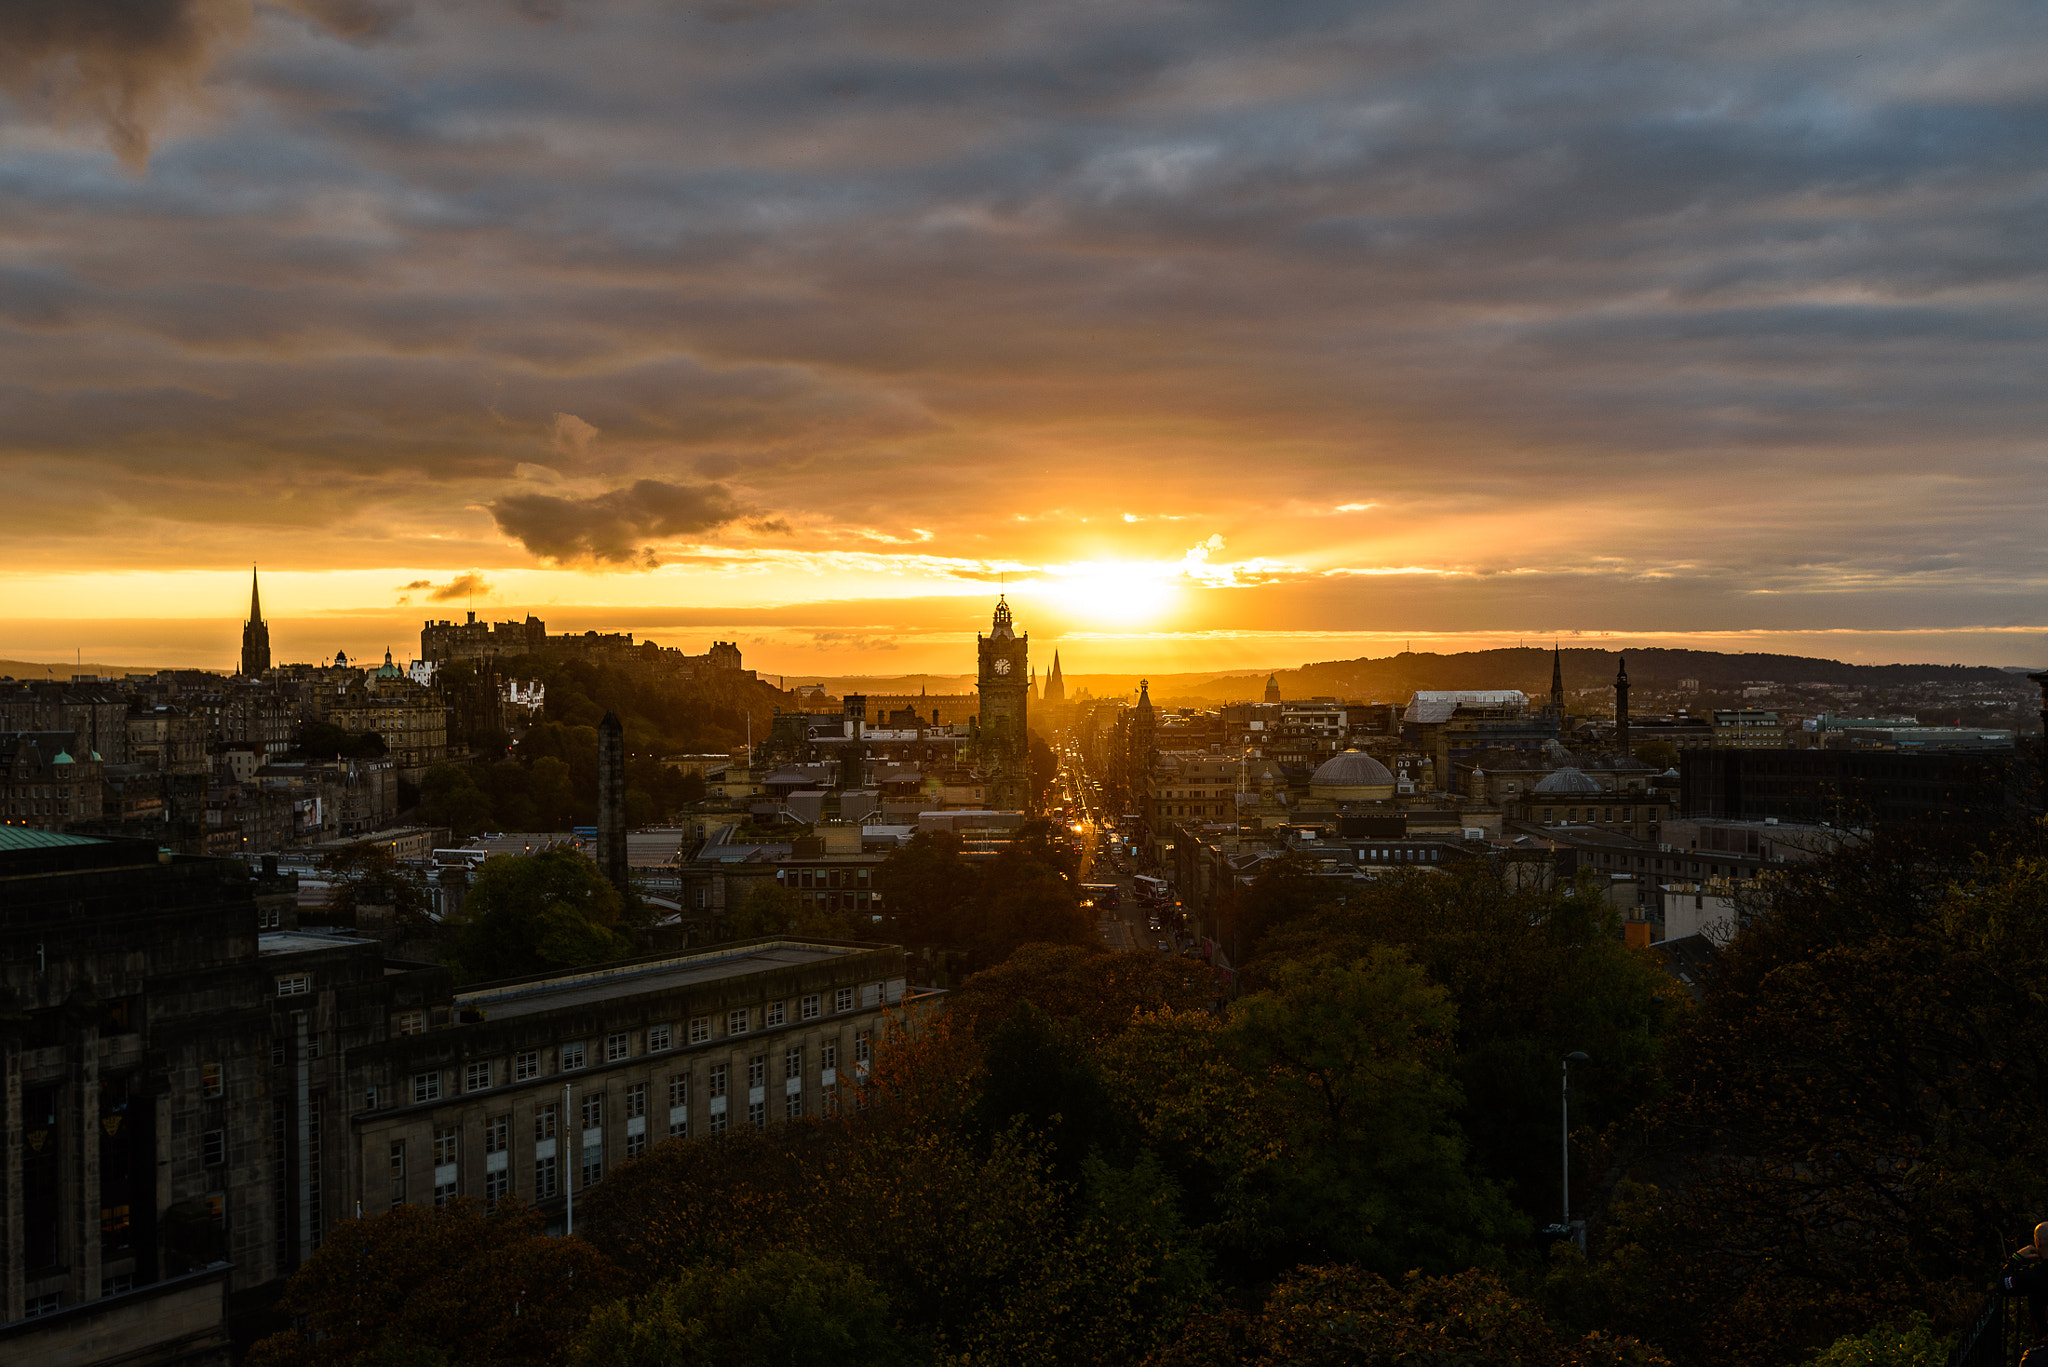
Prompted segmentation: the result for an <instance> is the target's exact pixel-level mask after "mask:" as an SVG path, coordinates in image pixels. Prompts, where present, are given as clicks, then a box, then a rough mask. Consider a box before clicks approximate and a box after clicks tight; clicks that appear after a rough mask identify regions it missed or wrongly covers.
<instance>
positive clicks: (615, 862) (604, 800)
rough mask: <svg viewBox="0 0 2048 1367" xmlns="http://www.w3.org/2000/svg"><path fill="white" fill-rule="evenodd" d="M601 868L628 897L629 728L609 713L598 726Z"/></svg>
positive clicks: (599, 851) (598, 806) (599, 848)
mask: <svg viewBox="0 0 2048 1367" xmlns="http://www.w3.org/2000/svg"><path fill="white" fill-rule="evenodd" d="M597 866H598V868H600V869H602V870H603V871H604V876H605V877H606V878H607V879H609V880H610V882H611V885H612V886H613V887H615V888H617V889H618V890H619V896H621V897H624V896H625V895H626V728H625V727H624V726H621V725H620V724H619V714H618V713H616V712H607V713H605V714H604V720H603V721H601V722H599V723H598V724H597Z"/></svg>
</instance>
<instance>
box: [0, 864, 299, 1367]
mask: <svg viewBox="0 0 2048 1367" xmlns="http://www.w3.org/2000/svg"><path fill="white" fill-rule="evenodd" d="M277 881H278V880H272V883H276V882H277ZM280 897H282V898H283V899H284V900H286V901H288V900H289V893H288V892H286V891H285V889H284V888H282V887H281V886H272V885H271V884H265V883H263V882H262V881H261V880H259V881H258V882H255V883H252V882H251V880H249V879H248V878H247V877H245V876H244V875H243V874H242V873H241V871H240V869H239V868H238V867H237V866H233V865H228V864H223V863H221V862H219V861H215V860H205V859H180V858H170V857H166V856H160V855H159V853H158V851H157V847H156V846H155V844H153V843H147V842H141V841H119V840H91V839H87V838H84V837H80V836H70V835H60V834H56V833H53V832H42V831H27V830H23V829H20V828H18V827H15V828H8V827H0V1070H4V1074H5V1078H4V1082H5V1085H4V1087H0V1099H4V1110H5V1115H4V1126H0V1129H4V1134H5V1144H6V1179H5V1185H4V1187H0V1321H4V1322H5V1323H0V1358H4V1359H5V1360H7V1361H10V1362H34V1361H70V1362H80V1363H87V1362H95V1361H114V1360H127V1358H126V1355H128V1354H131V1353H132V1354H135V1355H137V1356H138V1357H143V1358H146V1360H150V1361H159V1362H204V1361H224V1360H225V1358H224V1356H223V1354H224V1350H225V1345H226V1336H225V1327H224V1305H225V1296H226V1294H227V1293H228V1292H229V1291H232V1290H237V1289H245V1288H249V1287H254V1286H257V1285H260V1284H262V1283H265V1282H268V1281H270V1280H272V1279H273V1278H275V1277H276V1276H277V1274H278V1273H279V1271H280V1270H281V1269H280V1265H279V1263H278V1261H277V1258H276V1237H275V1230H274V1219H275V1208H274V1203H273V1200H272V1193H273V1190H274V1179H275V1168H274V1165H273V1157H272V1153H271V1149H270V1147H269V1144H268V1143H267V1140H268V1137H269V1134H270V1110H269V1106H270V1093H271V1083H270V1055H269V1035H270V1024H271V1018H270V1016H269V1014H268V1011H267V1006H268V1002H267V1000H266V994H265V992H264V983H263V980H262V978H261V976H260V974H259V973H258V972H257V971H256V959H257V953H256V942H257V935H258V923H259V919H260V918H261V916H262V915H263V914H264V909H265V908H266V907H269V908H274V907H275V906H276V905H277V903H278V901H279V898H280ZM25 1321H26V1322H27V1323H24V1322H25ZM81 1345H93V1346H92V1347H91V1348H90V1349H87V1348H84V1347H82V1346H81Z"/></svg>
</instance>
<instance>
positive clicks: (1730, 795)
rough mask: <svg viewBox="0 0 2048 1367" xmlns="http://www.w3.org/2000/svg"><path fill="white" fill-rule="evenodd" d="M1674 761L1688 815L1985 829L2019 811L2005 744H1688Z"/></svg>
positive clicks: (2014, 764) (2017, 781) (2016, 776)
mask: <svg viewBox="0 0 2048 1367" xmlns="http://www.w3.org/2000/svg"><path fill="white" fill-rule="evenodd" d="M1679 764H1680V770H1679V773H1680V780H1681V795H1680V800H1679V809H1680V811H1681V812H1682V813H1683V814H1684V815H1686V816H1694V817H1722V818H1726V819H1729V820H1736V821H1786V822H1799V823H1802V824H1807V825H1828V826H1833V827H1851V828H1871V829H1879V830H1896V829H1902V828H1918V829H1922V830H1930V829H1941V828H1956V829H1962V828H1981V827H1983V826H1985V825H1987V824H1995V823H2000V822H2005V821H2011V820H2015V819H2017V818H2018V817H2020V816H2023V815H2024V814H2025V810H2024V802H2023V797H2024V794H2023V793H2022V791H2021V782H2022V775H2021V774H2020V772H2019V766H2018V761H2017V756H2016V755H2015V754H2014V753H2013V752H2012V751H2010V750H2007V751H2004V752H1997V751H1991V752H1966V753H1953V754H1932V755H1909V754H1899V753H1897V752H1895V751H1858V750H1690V751H1686V752H1685V753H1683V754H1681V755H1680V757H1679Z"/></svg>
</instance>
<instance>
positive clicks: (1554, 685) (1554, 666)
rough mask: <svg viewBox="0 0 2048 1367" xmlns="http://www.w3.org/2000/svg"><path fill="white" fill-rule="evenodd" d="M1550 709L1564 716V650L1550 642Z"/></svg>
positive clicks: (1560, 717) (1559, 716)
mask: <svg viewBox="0 0 2048 1367" xmlns="http://www.w3.org/2000/svg"><path fill="white" fill-rule="evenodd" d="M1550 710H1551V711H1552V712H1555V713H1556V714H1557V715H1558V718H1559V719H1560V720H1562V719H1563V717H1564V651H1563V650H1562V649H1561V648H1560V647H1559V646H1558V645H1557V643H1556V642H1554V641H1553V642H1552V643H1551V646H1550Z"/></svg>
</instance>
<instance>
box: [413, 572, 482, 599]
mask: <svg viewBox="0 0 2048 1367" xmlns="http://www.w3.org/2000/svg"><path fill="white" fill-rule="evenodd" d="M421 589H426V590H429V592H428V594H427V601H428V602H429V603H453V602H456V601H458V600H463V599H469V598H488V597H490V596H491V593H492V584H491V581H490V580H488V579H486V578H484V577H483V576H482V575H481V574H475V573H471V574H458V575H456V576H455V577H454V578H453V579H450V580H449V581H448V582H447V583H445V584H436V583H435V582H434V581H433V580H431V579H415V580H413V581H412V582H410V583H407V584H401V585H399V586H398V591H399V593H400V594H407V595H409V594H412V593H416V592H418V591H419V590H421ZM398 601H399V602H400V603H409V602H411V601H412V599H411V598H410V597H401V598H400V599H399V600H398Z"/></svg>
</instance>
